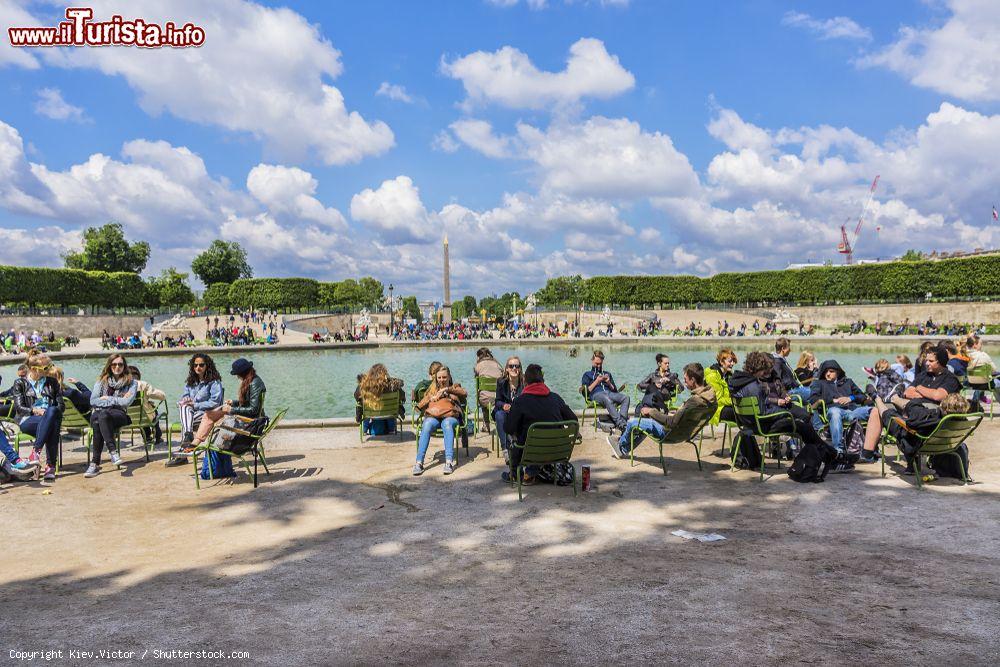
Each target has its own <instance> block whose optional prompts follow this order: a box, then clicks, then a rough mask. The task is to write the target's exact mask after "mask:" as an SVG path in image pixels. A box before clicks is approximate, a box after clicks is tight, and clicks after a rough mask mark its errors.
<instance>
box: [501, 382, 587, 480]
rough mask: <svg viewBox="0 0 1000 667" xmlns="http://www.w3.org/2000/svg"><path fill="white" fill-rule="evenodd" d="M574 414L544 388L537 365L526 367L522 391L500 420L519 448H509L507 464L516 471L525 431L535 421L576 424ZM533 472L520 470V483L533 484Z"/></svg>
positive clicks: (508, 474) (504, 475) (506, 474)
mask: <svg viewBox="0 0 1000 667" xmlns="http://www.w3.org/2000/svg"><path fill="white" fill-rule="evenodd" d="M576 420H577V419H576V413H575V412H573V410H572V409H571V408H570V407H569V406H568V405H566V401H564V400H563V399H562V397H561V396H560V395H559V394H557V393H555V392H554V391H552V390H550V389H549V388H548V387H547V386H546V385H545V376H544V375H543V374H542V367H541V366H539V365H538V364H528V367H527V368H526V369H524V390H523V391H522V392H521V395H520V396H518V397H517V398H515V399H514V402H513V403H512V404H511V406H510V412H508V413H507V418H506V419H505V420H504V425H503V426H504V430H505V431H506V432H507V436H508V440H509V439H510V438H514V439H515V441H516V442H517V444H518V445H520V447H511V448H510V465H511V469H512V470H516V469H517V466H518V464H520V463H521V455H522V454H523V453H524V443H525V441H526V440H527V438H528V429H529V428H530V427H531V425H532V424H535V423H537V422H563V421H576ZM536 473H537V471H536V470H534V468H533V467H528V468H527V469H526V470H525V471H524V483H525V484H531V483H533V482H534V478H535V474H536ZM503 480H504V481H505V482H509V481H510V473H509V472H504V473H503Z"/></svg>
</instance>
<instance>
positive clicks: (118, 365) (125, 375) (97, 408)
mask: <svg viewBox="0 0 1000 667" xmlns="http://www.w3.org/2000/svg"><path fill="white" fill-rule="evenodd" d="M138 395H139V387H138V385H137V384H136V381H135V378H133V377H132V374H131V373H130V372H129V370H128V362H126V361H125V357H123V356H122V355H120V354H112V355H111V356H110V357H108V360H107V361H106V362H104V370H102V371H101V375H100V377H98V378H97V384H96V385H95V386H94V391H93V393H92V394H91V397H90V426H91V432H92V433H93V442H92V445H91V449H90V452H91V457H90V465H88V466H87V472H85V473H83V476H84V477H88V478H90V477H97V476H98V475H100V474H101V453H102V452H103V451H104V447H105V446H107V448H108V453H109V454H110V455H111V463H113V464H114V465H116V466H118V465H121V462H122V459H121V456H120V455H119V454H118V452H116V451H114V449H113V447H114V443H115V435H116V434H117V432H118V429H120V428H121V427H123V426H127V425H129V424H131V423H132V420H131V419H130V418H129V416H128V414H126V412H125V411H126V410H128V406H130V405H132V402H133V401H135V399H136V397H137V396H138Z"/></svg>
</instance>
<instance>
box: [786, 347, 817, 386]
mask: <svg viewBox="0 0 1000 667" xmlns="http://www.w3.org/2000/svg"><path fill="white" fill-rule="evenodd" d="M792 373H793V374H794V375H795V379H796V380H798V381H799V384H800V385H802V386H803V387H808V386H809V385H810V384H811V383H812V381H813V380H815V379H816V376H817V374H818V373H819V364H817V363H816V355H815V354H813V353H812V352H810V351H809V350H804V351H803V352H802V354H801V355H799V363H798V364H797V365H796V366H795V370H794V371H792Z"/></svg>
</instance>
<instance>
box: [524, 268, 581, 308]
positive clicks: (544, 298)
mask: <svg viewBox="0 0 1000 667" xmlns="http://www.w3.org/2000/svg"><path fill="white" fill-rule="evenodd" d="M583 288H584V280H583V277H582V276H579V275H576V276H560V277H558V278H550V279H549V281H548V282H546V283H545V287H543V288H542V289H540V290H538V292H537V293H536V294H535V298H536V299H537V300H538V303H539V305H542V306H575V305H577V304H578V303H580V302H581V301H583V299H584V293H583Z"/></svg>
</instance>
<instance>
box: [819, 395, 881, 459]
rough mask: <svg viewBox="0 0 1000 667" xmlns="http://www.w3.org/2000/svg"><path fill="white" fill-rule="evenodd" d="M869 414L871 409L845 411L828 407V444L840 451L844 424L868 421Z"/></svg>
mask: <svg viewBox="0 0 1000 667" xmlns="http://www.w3.org/2000/svg"><path fill="white" fill-rule="evenodd" d="M871 412H872V409H871V407H862V408H854V409H853V410H845V409H844V408H841V407H838V406H836V405H833V406H830V407H828V408H827V409H826V418H827V421H829V422H830V443H831V444H832V445H833V446H834V447H836V448H837V449H840V445H841V443H842V442H843V440H844V424H845V423H848V424H849V423H851V422H852V421H855V420H858V419H868V415H870V414H871Z"/></svg>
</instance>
